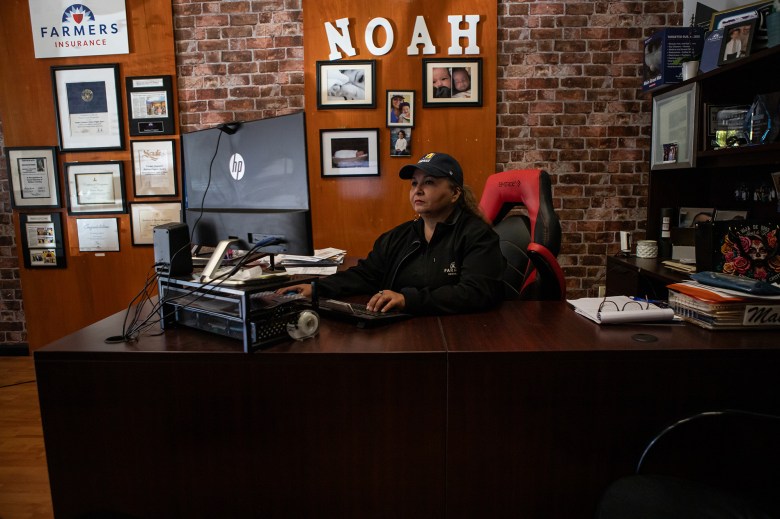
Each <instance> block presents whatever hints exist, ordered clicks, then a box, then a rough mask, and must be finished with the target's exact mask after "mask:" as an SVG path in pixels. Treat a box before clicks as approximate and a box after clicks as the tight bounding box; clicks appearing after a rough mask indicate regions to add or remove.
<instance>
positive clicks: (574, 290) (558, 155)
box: [0, 0, 682, 341]
mask: <svg viewBox="0 0 780 519" xmlns="http://www.w3.org/2000/svg"><path fill="white" fill-rule="evenodd" d="M418 1H422V0H418ZM301 9H302V8H301V0H236V1H233V0H222V1H191V0H173V11H174V28H175V39H176V55H177V74H178V81H179V108H180V121H181V129H182V131H183V132H187V131H192V130H195V129H198V128H201V127H205V126H212V125H214V124H216V123H219V122H224V121H232V120H237V119H243V120H247V119H251V118H260V117H267V116H272V115H281V114H284V113H289V112H292V111H296V110H300V109H302V108H303V106H304V102H303V29H302V25H303V22H302V11H301ZM681 9H682V2H677V1H672V0H664V1H655V2H653V1H641V2H640V1H637V2H586V1H585V2H545V1H537V2H514V1H507V0H499V5H498V12H499V21H498V28H499V29H498V30H499V34H498V63H499V70H498V75H499V80H498V107H497V113H498V115H497V121H496V124H497V132H498V143H497V149H498V152H497V157H496V170H497V171H499V170H505V169H515V168H525V167H542V168H545V169H547V170H548V171H549V172H550V173H551V174H552V176H553V182H554V187H553V190H554V193H553V194H554V197H555V204H556V208H557V210H558V212H559V214H560V216H561V218H562V220H563V222H562V223H563V230H564V234H563V240H564V243H563V249H562V253H561V256H560V261H561V263H562V265H563V266H564V270H565V271H566V274H567V278H568V283H569V291H570V296H572V297H578V296H583V295H593V294H592V292H590V293H589V290H590V288H591V287H592V286H593V284H594V283H596V282H598V281H602V282H603V279H602V278H603V276H604V270H605V267H604V265H605V261H604V256H605V255H606V254H612V253H615V252H616V251H617V247H618V245H617V242H618V239H617V234H618V231H620V230H627V231H635V232H638V233H641V232H643V227H644V221H645V219H646V212H645V211H646V209H645V206H646V196H647V183H648V165H647V153H648V150H649V148H650V140H649V108H650V107H649V101H648V99H647V97H646V96H642V95H641V88H640V77H641V70H640V63H641V62H642V45H641V42H642V39H643V37H644V36H646V35H649V34H650V33H652V32H653V30H654V29H655V28H657V27H663V26H667V25H680V24H681V18H682V15H681V13H680V12H679V11H680V10H681ZM0 138H1V132H0ZM6 179H7V175H6V174H3V176H2V182H0V227H2V231H3V232H2V234H0V283H2V285H0V286H1V288H2V291H3V294H2V295H3V297H2V300H3V303H2V306H0V309H1V310H0V311H1V312H2V314H1V315H0V319H2V325H0V326H2V327H3V328H0V338H2V339H4V340H5V341H24V326H23V322H24V314H23V312H22V310H21V308H20V305H21V302H20V301H21V296H20V295H19V282H18V277H19V276H18V271H17V270H16V269H17V268H18V267H17V260H16V252H15V250H14V247H13V240H12V239H10V238H8V236H10V234H11V233H10V232H9V230H10V229H12V226H11V220H10V207H9V202H8V194H7V181H6ZM638 238H641V235H639V234H638V235H637V236H635V239H638Z"/></svg>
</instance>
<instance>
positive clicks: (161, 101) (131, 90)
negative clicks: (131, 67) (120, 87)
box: [125, 75, 176, 137]
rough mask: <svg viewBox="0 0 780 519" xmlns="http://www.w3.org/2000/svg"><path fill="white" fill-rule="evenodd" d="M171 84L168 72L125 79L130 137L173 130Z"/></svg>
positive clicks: (165, 132) (159, 133)
mask: <svg viewBox="0 0 780 519" xmlns="http://www.w3.org/2000/svg"><path fill="white" fill-rule="evenodd" d="M172 85H173V79H172V77H171V76H169V75H165V76H135V77H127V78H125V92H126V93H127V118H128V119H129V130H130V135H131V136H132V137H137V136H141V135H172V134H174V133H176V130H175V124H174V102H173V86H172Z"/></svg>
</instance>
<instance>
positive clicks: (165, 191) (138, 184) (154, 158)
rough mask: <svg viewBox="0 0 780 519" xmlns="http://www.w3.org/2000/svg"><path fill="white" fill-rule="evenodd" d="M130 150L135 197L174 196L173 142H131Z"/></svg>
mask: <svg viewBox="0 0 780 519" xmlns="http://www.w3.org/2000/svg"><path fill="white" fill-rule="evenodd" d="M130 148H131V149H132V155H133V190H134V192H135V193H134V194H135V196H137V197H142V196H176V193H177V187H176V159H175V157H176V153H175V152H174V149H175V146H174V143H173V141H133V142H131V143H130Z"/></svg>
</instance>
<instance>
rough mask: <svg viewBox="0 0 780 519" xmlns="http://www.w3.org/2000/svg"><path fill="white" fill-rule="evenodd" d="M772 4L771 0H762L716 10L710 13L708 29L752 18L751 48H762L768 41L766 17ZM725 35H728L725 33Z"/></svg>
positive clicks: (720, 27)
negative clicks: (753, 29)
mask: <svg viewBox="0 0 780 519" xmlns="http://www.w3.org/2000/svg"><path fill="white" fill-rule="evenodd" d="M772 4H773V2H772V0H762V1H760V2H752V3H749V4H745V5H740V6H738V7H734V8H732V9H724V10H723V11H716V12H714V13H712V18H711V19H710V31H714V30H716V29H723V28H725V27H726V26H727V25H732V24H734V23H738V22H744V21H747V20H754V21H755V22H756V26H755V36H754V38H753V43H752V47H753V50H758V49H763V48H764V47H766V46H767V42H768V36H767V28H766V18H767V16H769V14H771V13H772ZM725 36H726V37H728V35H727V34H726V35H725Z"/></svg>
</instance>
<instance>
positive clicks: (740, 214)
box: [712, 209, 748, 221]
mask: <svg viewBox="0 0 780 519" xmlns="http://www.w3.org/2000/svg"><path fill="white" fill-rule="evenodd" d="M747 216H748V212H747V211H732V210H728V209H715V216H714V218H713V219H712V220H713V221H723V220H745V219H747Z"/></svg>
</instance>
